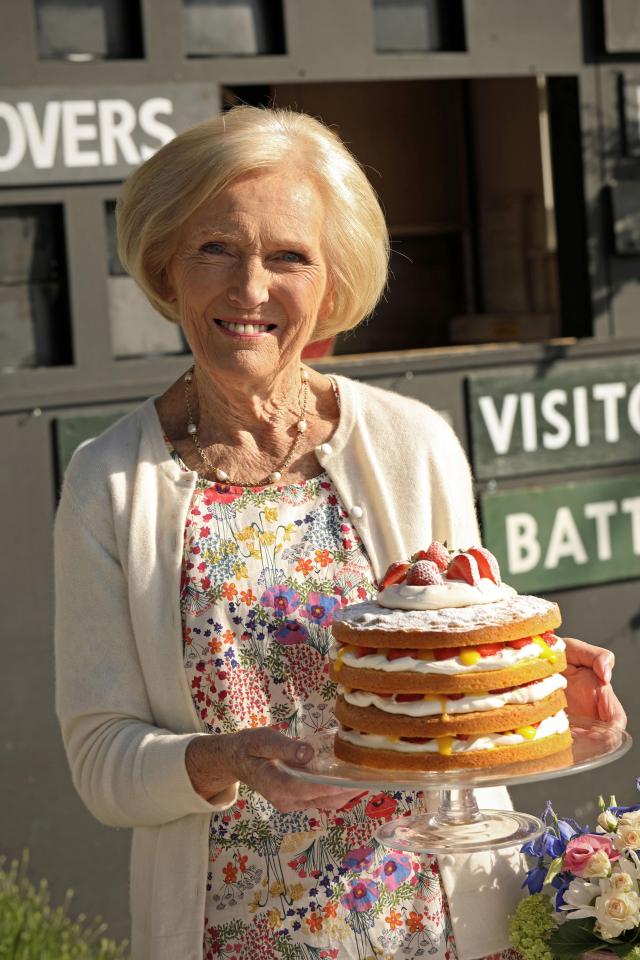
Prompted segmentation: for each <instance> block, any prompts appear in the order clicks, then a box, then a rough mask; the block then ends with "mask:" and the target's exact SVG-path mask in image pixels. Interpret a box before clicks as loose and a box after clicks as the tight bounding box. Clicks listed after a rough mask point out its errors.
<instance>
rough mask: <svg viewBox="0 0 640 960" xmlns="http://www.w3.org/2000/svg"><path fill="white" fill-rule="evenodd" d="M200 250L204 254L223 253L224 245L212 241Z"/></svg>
mask: <svg viewBox="0 0 640 960" xmlns="http://www.w3.org/2000/svg"><path fill="white" fill-rule="evenodd" d="M200 249H201V250H203V251H204V252H205V253H224V244H223V243H218V242H217V241H215V240H212V241H211V242H210V243H205V244H203V245H202V247H200Z"/></svg>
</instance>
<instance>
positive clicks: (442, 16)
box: [373, 0, 467, 53]
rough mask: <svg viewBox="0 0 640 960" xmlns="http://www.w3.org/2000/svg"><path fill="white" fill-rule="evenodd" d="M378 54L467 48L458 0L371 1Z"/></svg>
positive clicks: (461, 9) (460, 5) (461, 11)
mask: <svg viewBox="0 0 640 960" xmlns="http://www.w3.org/2000/svg"><path fill="white" fill-rule="evenodd" d="M373 23H374V34H375V49H376V50H377V52H378V53H425V52H436V51H438V50H448V51H463V50H466V49H467V45H466V38H465V25H464V11H463V8H462V2H461V0H373Z"/></svg>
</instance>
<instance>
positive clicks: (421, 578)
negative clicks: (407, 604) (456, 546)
mask: <svg viewBox="0 0 640 960" xmlns="http://www.w3.org/2000/svg"><path fill="white" fill-rule="evenodd" d="M405 583H406V584H407V586H410V587H428V586H431V585H432V584H435V583H442V574H441V573H440V570H439V569H438V566H437V564H435V563H434V562H433V560H418V561H417V563H414V565H413V566H412V567H411V569H410V570H409V573H408V574H407V579H406V581H405Z"/></svg>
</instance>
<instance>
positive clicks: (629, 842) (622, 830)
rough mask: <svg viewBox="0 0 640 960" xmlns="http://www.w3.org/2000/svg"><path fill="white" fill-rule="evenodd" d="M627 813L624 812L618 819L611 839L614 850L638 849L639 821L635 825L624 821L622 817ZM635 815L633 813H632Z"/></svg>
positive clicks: (639, 840) (639, 839) (639, 837)
mask: <svg viewBox="0 0 640 960" xmlns="http://www.w3.org/2000/svg"><path fill="white" fill-rule="evenodd" d="M626 816H628V814H626V813H624V814H623V815H622V816H621V817H620V820H619V821H618V827H617V829H616V832H615V833H614V834H613V835H612V837H611V839H612V841H613V845H614V847H615V848H616V850H638V848H640V823H639V824H638V826H636V825H635V824H634V823H629V822H627V823H625V822H624V818H625V817H626ZM633 816H634V817H635V813H634V814H633Z"/></svg>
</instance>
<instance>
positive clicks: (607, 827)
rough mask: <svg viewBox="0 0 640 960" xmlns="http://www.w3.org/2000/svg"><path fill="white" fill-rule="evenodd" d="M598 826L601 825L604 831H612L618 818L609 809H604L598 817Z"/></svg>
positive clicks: (616, 824)
mask: <svg viewBox="0 0 640 960" xmlns="http://www.w3.org/2000/svg"><path fill="white" fill-rule="evenodd" d="M598 826H599V827H602V829H603V830H604V832H605V833H612V832H613V831H614V830H615V829H616V827H617V826H618V818H617V817H616V815H615V813H612V811H611V810H604V811H603V812H602V813H601V814H600V816H599V817H598Z"/></svg>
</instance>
